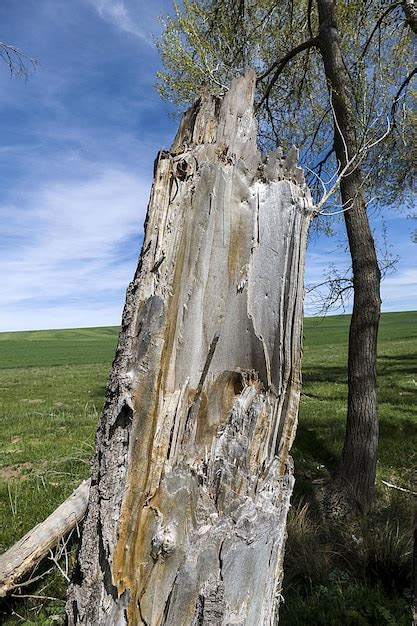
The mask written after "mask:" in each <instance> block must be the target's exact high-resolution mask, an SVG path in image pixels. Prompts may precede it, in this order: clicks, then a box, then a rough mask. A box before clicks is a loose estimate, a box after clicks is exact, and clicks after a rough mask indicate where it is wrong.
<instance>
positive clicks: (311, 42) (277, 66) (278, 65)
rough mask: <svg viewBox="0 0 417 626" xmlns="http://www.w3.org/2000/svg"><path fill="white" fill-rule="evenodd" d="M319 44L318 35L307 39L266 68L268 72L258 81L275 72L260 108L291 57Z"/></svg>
mask: <svg viewBox="0 0 417 626" xmlns="http://www.w3.org/2000/svg"><path fill="white" fill-rule="evenodd" d="M317 44H318V39H317V37H313V38H312V39H308V40H307V41H304V42H303V43H301V44H300V45H299V46H296V47H295V48H293V49H292V50H290V51H289V52H288V53H287V54H286V55H285V56H284V57H282V59H280V60H279V61H276V62H275V63H273V64H272V65H271V67H270V68H269V69H268V70H266V72H264V73H263V74H261V75H260V76H259V78H258V80H257V82H259V81H261V80H264V79H265V78H266V77H267V76H269V75H270V74H271V72H273V71H274V70H275V72H274V75H273V76H272V78H271V80H270V82H269V84H268V86H267V88H266V90H265V93H264V95H263V96H262V98H261V101H260V102H259V104H258V107H257V108H259V107H260V106H262V104H263V103H264V102H265V100H267V99H268V97H269V94H270V93H271V89H272V87H273V86H274V84H275V83H276V81H277V80H278V77H279V75H280V74H281V72H282V71H283V70H284V68H285V66H286V65H287V64H288V63H289V61H291V59H293V58H294V57H296V56H297V54H300V52H304V50H308V49H309V48H314V47H317Z"/></svg>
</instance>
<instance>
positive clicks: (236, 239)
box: [67, 71, 313, 626]
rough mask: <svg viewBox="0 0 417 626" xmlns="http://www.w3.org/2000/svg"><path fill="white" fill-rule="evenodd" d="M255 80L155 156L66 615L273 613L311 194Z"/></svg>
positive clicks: (214, 618)
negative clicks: (263, 146) (263, 137)
mask: <svg viewBox="0 0 417 626" xmlns="http://www.w3.org/2000/svg"><path fill="white" fill-rule="evenodd" d="M255 78H256V77H255V73H254V72H253V71H248V72H247V73H246V74H245V75H244V76H243V77H241V78H239V79H236V80H234V81H233V82H232V85H231V88H230V90H229V91H228V93H227V94H226V96H225V97H224V99H223V100H221V99H219V98H217V97H216V96H212V95H210V94H209V93H202V94H201V96H200V97H199V98H198V99H197V101H196V102H195V103H194V105H193V106H192V107H191V108H190V109H189V110H188V111H187V112H186V114H185V115H184V117H183V119H182V122H181V125H180V129H179V132H178V134H177V136H176V138H175V140H174V142H173V144H172V146H171V148H170V150H169V151H162V152H160V154H159V155H158V158H157V161H156V163H155V174H154V184H153V188H152V193H151V199H150V203H149V209H148V215H147V220H146V230H145V238H144V243H143V248H142V253H141V257H140V261H139V265H138V269H137V272H136V274H135V276H134V279H133V281H132V283H131V284H130V285H129V288H128V291H127V296H126V304H125V309H124V314H123V321H122V327H121V331H120V336H119V343H118V348H117V352H116V358H115V360H114V363H113V368H112V371H111V374H110V378H109V383H108V386H107V393H106V403H105V407H104V411H103V415H102V418H101V420H100V424H99V427H98V431H97V440H96V453H95V455H94V459H93V466H92V476H91V488H90V496H89V503H88V510H87V516H86V519H85V522H84V528H83V535H82V545H81V549H80V553H79V557H78V566H77V569H76V573H75V576H74V581H73V584H72V586H71V588H70V590H69V594H68V603H67V616H68V623H69V624H70V625H72V624H88V625H92V624H97V625H100V624H127V623H128V624H138V625H146V624H148V625H149V626H151V625H154V624H159V625H160V626H164V625H165V626H174V625H175V626H182V625H184V626H188V625H191V624H195V625H197V624H200V625H201V626H210V625H212V626H213V625H215V624H216V625H217V624H229V623H239V624H242V625H243V624H244V625H246V626H256V625H259V626H261V625H265V624H273V623H277V615H278V607H279V603H280V598H281V579H282V573H283V571H282V563H283V556H284V544H285V536H286V532H285V528H286V517H287V512H288V508H289V501H290V495H291V491H292V487H293V482H294V480H293V476H292V466H291V460H290V458H289V449H290V446H291V443H292V440H293V438H294V434H295V428H296V423H297V411H298V401H299V395H300V359H301V337H302V322H303V310H302V309H303V267H304V253H305V247H306V242H307V231H308V227H309V223H310V220H311V216H312V210H313V203H312V199H311V195H310V193H309V190H308V189H307V188H306V186H305V184H304V178H303V174H302V170H301V169H300V168H299V167H298V166H297V153H296V151H294V150H293V151H292V152H291V153H290V154H289V155H288V156H287V158H285V159H284V158H283V157H282V154H280V152H279V151H278V152H275V153H272V154H269V155H268V156H267V157H265V158H263V159H262V157H261V155H260V153H259V151H258V149H257V145H256V121H255V118H254V113H253V96H254V87H255ZM276 232H280V233H281V234H282V236H281V238H280V239H279V240H278V241H277V240H276V238H275V233H276ZM271 270H272V273H271ZM277 276H279V277H280V279H279V280H277ZM265 302H267V303H268V306H267V307H265V304H264V303H265Z"/></svg>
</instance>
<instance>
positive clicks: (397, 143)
mask: <svg viewBox="0 0 417 626" xmlns="http://www.w3.org/2000/svg"><path fill="white" fill-rule="evenodd" d="M309 5H310V3H309V2H308V0H300V1H297V2H294V1H293V0H279V1H276V0H262V1H258V0H242V1H241V2H235V1H234V0H199V1H197V0H184V2H183V3H182V4H181V5H180V4H178V3H175V4H174V14H173V15H172V16H170V17H167V18H165V20H164V32H163V35H162V36H161V38H160V39H159V41H158V43H157V45H158V48H159V51H160V54H161V57H162V61H163V64H164V67H165V69H164V71H162V72H160V73H159V74H158V82H157V86H158V89H159V91H160V93H161V95H162V97H164V98H166V99H168V100H171V101H172V102H174V103H175V104H177V105H180V106H181V107H183V106H184V105H185V104H188V103H189V102H190V101H191V100H193V99H194V98H195V97H196V95H197V94H198V92H199V89H200V86H201V85H202V84H207V83H208V84H209V86H210V87H211V89H212V90H213V91H214V93H223V92H224V91H225V90H226V89H227V85H228V84H229V83H230V80H231V79H232V78H233V77H234V76H236V75H237V74H240V73H241V72H242V71H243V70H244V69H245V68H247V67H254V68H255V69H256V70H257V72H258V76H260V77H261V78H262V75H263V74H267V72H268V71H269V73H268V74H267V75H266V76H265V77H264V78H262V79H261V80H259V81H258V85H257V101H258V103H259V104H260V108H259V128H260V136H259V140H260V144H261V146H262V147H263V148H264V149H271V148H274V147H275V146H276V145H281V146H283V147H284V149H286V148H288V146H289V145H292V144H293V143H295V144H297V145H298V146H299V147H300V148H301V157H302V161H303V162H304V163H305V164H306V165H308V167H309V168H310V169H312V170H314V171H315V173H316V174H319V175H323V177H324V178H326V175H327V176H329V175H330V174H333V172H334V171H335V169H336V165H337V164H336V162H335V160H334V155H333V154H332V152H331V150H332V145H333V125H334V123H333V115H332V110H331V107H330V102H329V94H328V88H327V82H326V79H325V76H324V72H323V66H322V59H321V55H320V53H319V50H318V48H317V46H316V45H313V46H312V47H309V48H308V49H306V50H304V51H302V52H301V53H299V54H297V55H295V56H294V57H293V58H292V59H291V60H289V62H288V63H286V64H284V65H283V66H282V67H281V71H280V73H279V75H278V76H276V77H275V76H274V72H275V69H276V67H275V66H276V64H277V63H278V61H279V60H280V59H283V58H284V57H285V56H286V55H287V54H288V53H289V52H290V51H291V50H294V49H295V48H296V47H297V46H299V45H300V44H302V43H303V42H306V41H308V40H309V39H311V38H312V37H314V36H317V35H318V20H317V13H316V2H312V3H311V8H312V10H311V12H310V16H309V11H308V8H309ZM336 9H337V14H338V21H339V27H340V36H341V46H342V49H343V55H344V58H345V61H346V67H347V70H348V76H349V78H348V82H349V84H348V90H349V93H350V95H351V97H352V101H353V103H354V106H355V117H356V133H357V137H358V141H359V143H360V144H362V145H363V144H364V143H366V144H368V145H370V144H372V143H373V142H375V141H376V140H377V139H379V138H380V137H381V136H382V134H383V133H384V132H385V130H386V128H387V118H390V120H391V124H392V125H393V130H392V132H391V133H390V134H389V136H388V137H387V138H386V139H385V141H384V143H383V144H377V145H375V146H373V147H372V148H370V149H369V150H368V151H367V155H366V160H365V162H364V170H365V173H366V174H367V178H366V184H367V186H368V188H369V189H370V192H371V190H372V195H373V196H375V195H376V196H377V199H379V200H380V201H381V200H383V201H384V202H385V203H398V202H399V197H400V195H402V196H403V200H404V199H405V198H406V197H408V195H409V194H408V192H409V190H410V188H411V185H412V169H413V168H410V159H411V156H410V150H411V146H412V138H413V137H412V129H413V128H415V119H414V124H413V121H412V115H413V113H412V111H413V106H412V100H413V92H412V90H411V89H407V88H404V90H403V91H401V93H400V94H399V91H400V87H401V85H402V84H403V81H404V80H405V78H406V77H407V75H408V74H409V72H410V71H411V70H412V68H413V52H412V38H413V33H412V31H411V29H410V28H408V26H407V25H406V22H405V17H404V14H403V9H402V7H401V5H400V3H391V2H390V1H389V0H371V1H369V2H363V1H362V0H351V1H350V2H337V3H336ZM274 64H275V65H274ZM269 90H270V92H269ZM267 93H269V95H268V97H267V98H265V95H266V94H267ZM325 157H326V161H325V162H324V163H321V162H322V161H323V159H324V158H325ZM320 163H321V164H320ZM309 183H310V186H311V187H313V191H315V192H316V194H317V195H319V194H321V193H322V190H321V188H320V185H319V184H318V181H317V178H316V177H315V175H314V174H312V175H311V176H310V180H309Z"/></svg>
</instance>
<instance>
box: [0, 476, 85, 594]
mask: <svg viewBox="0 0 417 626" xmlns="http://www.w3.org/2000/svg"><path fill="white" fill-rule="evenodd" d="M89 489H90V481H89V480H85V481H84V482H82V483H81V485H80V486H79V487H77V489H76V490H75V491H74V493H72V494H71V495H70V497H69V498H67V499H66V500H65V502H63V503H62V504H61V505H60V506H59V507H58V508H57V509H55V511H54V512H53V513H51V515H50V516H49V517H47V518H46V520H45V521H44V522H41V523H40V524H38V525H37V526H35V527H34V528H32V530H30V531H29V532H28V533H26V535H25V536H24V537H22V539H20V541H18V542H17V543H15V544H14V545H13V546H12V547H11V548H9V550H7V552H5V553H4V554H2V555H1V556H0V597H4V596H5V595H6V594H7V593H9V592H10V591H13V589H16V587H19V581H21V580H22V578H24V577H25V576H26V575H27V574H29V573H30V572H32V571H33V569H34V568H35V567H36V566H37V565H38V563H40V561H42V559H43V558H44V557H45V556H46V555H47V554H48V552H49V550H51V549H52V548H54V547H55V546H56V545H57V543H58V542H59V541H60V540H61V539H63V538H65V537H66V536H67V535H68V533H69V532H71V530H72V529H73V528H75V527H76V526H77V524H79V523H80V522H81V521H82V519H83V517H84V515H85V511H86V508H87V502H88V492H89Z"/></svg>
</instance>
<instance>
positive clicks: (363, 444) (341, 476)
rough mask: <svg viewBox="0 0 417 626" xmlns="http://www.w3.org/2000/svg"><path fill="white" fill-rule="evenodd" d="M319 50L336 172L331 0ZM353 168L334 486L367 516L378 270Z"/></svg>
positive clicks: (339, 65)
mask: <svg viewBox="0 0 417 626" xmlns="http://www.w3.org/2000/svg"><path fill="white" fill-rule="evenodd" d="M317 5H318V13H319V25H320V33H319V46H320V51H321V55H322V58H323V63H324V70H325V74H326V77H327V80H328V84H329V90H330V97H331V99H332V103H333V107H334V112H335V117H336V120H337V124H336V123H335V127H334V142H335V152H336V155H337V159H338V160H339V162H340V163H341V166H342V168H343V167H344V166H345V165H346V163H347V162H349V160H350V159H351V158H352V157H353V156H354V155H355V154H357V153H358V141H357V135H356V127H355V114H354V109H353V103H352V99H351V97H350V94H349V91H348V87H347V85H348V75H347V70H346V66H345V64H344V62H343V57H342V52H341V48H340V40H339V30H338V26H337V21H336V14H335V4H334V0H317ZM356 165H357V164H356V163H355V164H354V166H353V167H352V168H351V170H350V172H348V173H347V175H345V176H344V177H343V178H342V180H341V184H340V189H341V195H342V201H343V204H344V206H345V207H346V210H345V212H344V218H345V223H346V229H347V235H348V240H349V249H350V254H351V258H352V270H353V288H354V301H353V311H352V319H351V323H350V331H349V357H348V410H347V427H346V436H345V441H344V446H343V452H342V458H341V463H340V467H339V472H338V478H337V481H336V486H337V489H340V493H341V495H342V496H343V497H344V499H345V504H347V505H348V506H349V507H350V506H354V507H355V508H357V509H359V510H360V511H363V512H364V511H367V510H368V509H369V507H370V505H371V503H372V500H373V497H374V486H375V473H376V462H377V452H378V407H377V382H376V357H377V335H378V325H379V318H380V309H381V300H380V271H379V267H378V261H377V256H376V251H375V244H374V240H373V236H372V232H371V228H370V225H369V220H368V215H367V211H366V204H365V198H364V191H363V177H362V172H361V168H360V167H356Z"/></svg>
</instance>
